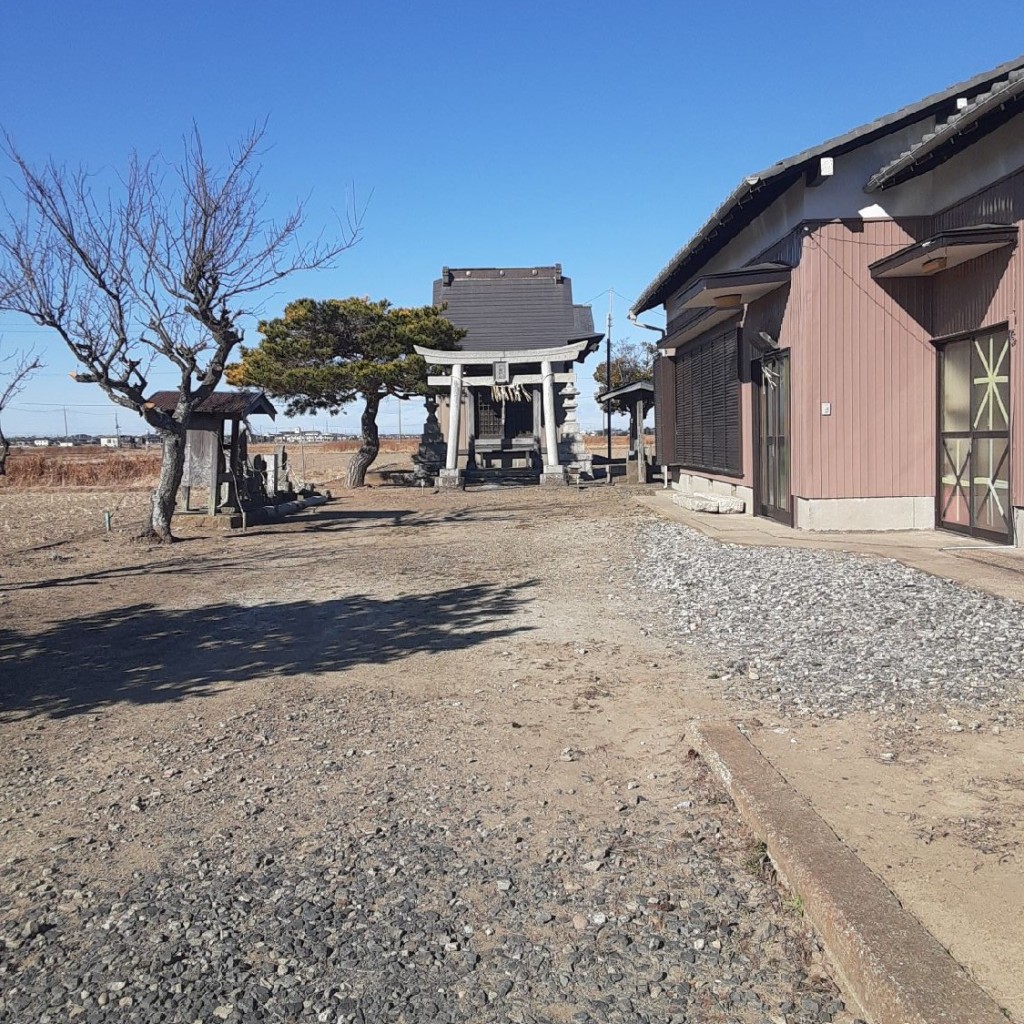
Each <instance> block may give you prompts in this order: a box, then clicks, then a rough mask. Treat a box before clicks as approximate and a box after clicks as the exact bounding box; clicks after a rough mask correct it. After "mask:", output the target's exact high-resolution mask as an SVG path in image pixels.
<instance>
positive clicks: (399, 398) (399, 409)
mask: <svg viewBox="0 0 1024 1024" xmlns="http://www.w3.org/2000/svg"><path fill="white" fill-rule="evenodd" d="M395 401H396V402H398V440H399V441H401V440H402V397H401V395H395Z"/></svg>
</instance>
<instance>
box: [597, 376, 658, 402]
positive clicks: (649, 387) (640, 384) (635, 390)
mask: <svg viewBox="0 0 1024 1024" xmlns="http://www.w3.org/2000/svg"><path fill="white" fill-rule="evenodd" d="M619 398H642V399H643V400H644V402H648V401H650V402H653V401H654V385H653V384H652V383H651V382H650V381H649V380H636V381H633V382H632V383H630V384H623V385H622V386H621V387H617V388H612V389H611V391H602V392H601V393H600V394H599V395H597V396H596V400H597V403H598V404H599V405H604V404H605V403H606V402H614V401H615V400H616V399H619Z"/></svg>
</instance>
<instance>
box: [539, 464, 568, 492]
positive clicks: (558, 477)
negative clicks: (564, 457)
mask: <svg viewBox="0 0 1024 1024" xmlns="http://www.w3.org/2000/svg"><path fill="white" fill-rule="evenodd" d="M540 483H541V486H542V487H550V486H559V487H564V486H565V483H566V477H565V466H545V467H544V472H543V473H541V475H540Z"/></svg>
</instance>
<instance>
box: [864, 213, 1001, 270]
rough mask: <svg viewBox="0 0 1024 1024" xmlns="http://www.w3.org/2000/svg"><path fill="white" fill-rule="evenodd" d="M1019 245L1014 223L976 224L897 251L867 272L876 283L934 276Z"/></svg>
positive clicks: (941, 232)
mask: <svg viewBox="0 0 1024 1024" xmlns="http://www.w3.org/2000/svg"><path fill="white" fill-rule="evenodd" d="M1016 242H1017V226H1016V225H1015V224H976V225H974V226H972V227H965V228H950V229H949V230H947V231H940V232H939V233H938V234H937V235H933V236H932V237H931V238H926V239H925V240H924V241H923V242H915V243H914V244H913V245H908V246H905V247H904V248H902V249H898V250H897V251H896V252H894V253H890V254H889V255H888V256H884V257H882V259H880V260H875V262H874V263H872V264H870V265H869V267H868V270H869V271H870V272H871V276H872V277H873V278H875V280H887V279H891V278H898V277H933V276H935V275H936V274H941V273H942V272H943V271H946V270H952V269H953V267H958V266H960V264H961V263H967V262H968V261H969V260H974V259H977V258H978V257H979V256H984V255H985V254H986V253H989V252H994V251H995V250H996V249H1002V248H1004V247H1005V246H1008V245H1014V244H1016Z"/></svg>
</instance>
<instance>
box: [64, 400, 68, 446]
mask: <svg viewBox="0 0 1024 1024" xmlns="http://www.w3.org/2000/svg"><path fill="white" fill-rule="evenodd" d="M67 439H68V407H67V406H66V405H65V406H64V440H65V441H66V440H67Z"/></svg>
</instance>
